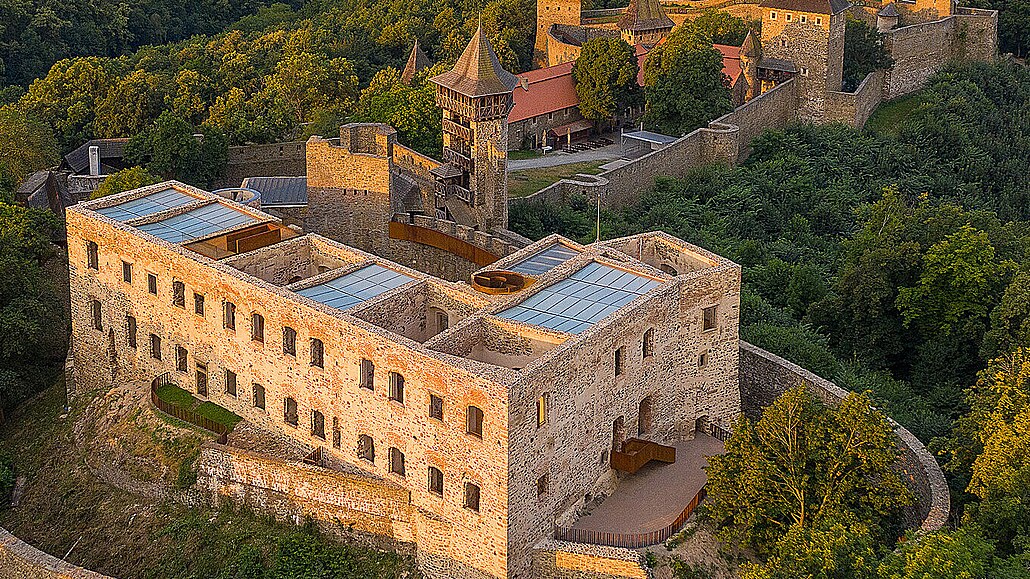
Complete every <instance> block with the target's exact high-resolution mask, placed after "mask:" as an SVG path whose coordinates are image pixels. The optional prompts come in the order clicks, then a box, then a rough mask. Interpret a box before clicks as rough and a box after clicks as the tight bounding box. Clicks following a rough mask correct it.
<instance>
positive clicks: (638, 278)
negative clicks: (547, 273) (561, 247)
mask: <svg viewBox="0 0 1030 579" xmlns="http://www.w3.org/2000/svg"><path fill="white" fill-rule="evenodd" d="M659 284H660V282H658V281H656V280H653V279H650V278H648V277H645V276H642V275H639V274H635V273H633V272H629V271H623V270H621V269H617V268H614V267H610V266H607V265H603V264H600V263H597V262H591V263H589V264H587V265H586V266H584V267H583V268H582V269H580V270H579V271H577V272H576V273H574V274H572V275H571V276H569V277H568V278H566V279H564V280H562V281H559V282H558V283H555V284H553V285H551V286H548V287H546V288H544V289H542V290H540V291H539V292H537V293H536V294H533V295H532V296H530V297H529V298H528V299H526V300H525V301H523V302H522V303H521V304H519V305H516V306H513V307H510V308H508V309H506V310H504V311H503V312H500V313H499V314H497V315H498V316H499V317H502V318H507V319H510V320H517V321H521V322H525V323H527V324H533V325H537V326H543V327H545V328H551V329H553V330H558V331H561V332H568V333H570V334H579V333H581V332H583V331H584V330H586V329H587V328H589V327H590V326H592V325H593V324H595V323H597V322H599V321H601V320H603V319H604V318H606V317H608V316H610V315H611V314H613V313H614V312H616V311H617V310H618V309H619V308H621V307H622V306H624V305H626V304H628V303H630V302H631V301H633V300H634V299H636V298H637V297H638V296H640V295H643V294H645V293H647V292H648V291H649V290H651V289H652V288H654V287H657V286H658V285H659Z"/></svg>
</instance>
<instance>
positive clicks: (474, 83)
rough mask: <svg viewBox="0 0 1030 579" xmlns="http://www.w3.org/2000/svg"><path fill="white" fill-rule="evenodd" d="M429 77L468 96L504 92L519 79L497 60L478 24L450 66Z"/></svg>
mask: <svg viewBox="0 0 1030 579" xmlns="http://www.w3.org/2000/svg"><path fill="white" fill-rule="evenodd" d="M429 80H431V81H433V82H435V83H436V84H438V85H440V86H443V87H446V88H449V89H451V90H453V91H455V92H458V93H461V94H463V95H465V96H468V97H481V96H489V95H495V94H504V93H507V92H511V91H513V90H514V89H515V87H516V86H518V84H519V79H518V78H516V77H515V75H514V74H512V73H510V72H508V71H506V70H504V67H502V66H501V62H500V61H499V60H497V54H496V53H495V52H494V49H493V47H492V46H490V41H489V40H487V39H486V34H484V33H483V25H482V24H480V25H479V28H477V29H476V33H475V34H474V35H473V36H472V40H470V41H469V44H468V46H466V47H465V52H462V53H461V58H459V59H458V62H456V63H455V64H454V68H453V69H451V70H449V71H447V72H445V73H443V74H440V75H437V76H434V77H433V78H431V79H429Z"/></svg>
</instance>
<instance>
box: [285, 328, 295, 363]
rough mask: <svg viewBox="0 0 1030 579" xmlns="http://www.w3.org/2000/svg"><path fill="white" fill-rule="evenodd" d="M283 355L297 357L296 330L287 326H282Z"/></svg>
mask: <svg viewBox="0 0 1030 579" xmlns="http://www.w3.org/2000/svg"><path fill="white" fill-rule="evenodd" d="M283 354H286V355H287V356H296V355H297V330H294V329H293V328H291V327H289V326H283Z"/></svg>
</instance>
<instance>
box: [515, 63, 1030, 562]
mask: <svg viewBox="0 0 1030 579" xmlns="http://www.w3.org/2000/svg"><path fill="white" fill-rule="evenodd" d="M884 108H885V110H883V111H881V116H880V117H879V118H878V117H875V116H874V118H873V119H872V120H871V121H870V125H869V127H867V129H865V130H862V131H858V130H854V129H851V128H847V127H844V126H833V125H831V126H821V127H814V126H794V127H791V128H789V129H786V130H782V131H770V132H767V133H765V134H764V135H762V136H761V137H759V138H758V139H757V140H756V141H755V142H753V149H754V150H753V153H752V154H751V157H750V158H749V159H748V160H747V162H746V163H745V164H743V165H742V166H739V167H735V168H728V167H725V166H710V167H705V168H703V169H700V170H697V171H695V172H693V173H692V174H691V175H689V176H687V177H685V178H682V179H676V178H658V179H657V180H656V182H655V183H654V185H653V187H651V188H649V189H648V190H647V191H646V192H645V193H644V194H643V195H641V197H640V199H639V202H637V203H635V204H633V205H630V206H626V207H619V208H608V209H607V210H605V211H604V212H602V225H601V237H602V238H611V237H616V236H620V235H628V234H632V233H638V232H641V231H649V230H663V231H667V232H668V233H670V234H672V235H675V236H677V237H680V238H682V239H684V240H687V241H690V242H692V243H696V244H698V245H701V246H703V247H706V248H708V249H711V250H712V251H715V252H716V253H719V254H721V255H725V256H728V257H730V258H731V259H733V260H735V261H736V262H737V263H739V264H741V265H742V267H743V270H744V282H743V287H744V289H743V294H742V298H741V302H742V303H741V330H740V331H741V338H742V339H744V340H747V341H750V342H752V343H754V344H755V345H757V346H759V347H762V348H765V349H767V350H770V351H772V352H773V353H776V354H779V355H781V356H783V357H785V358H787V359H789V360H791V361H793V362H796V363H798V364H800V365H801V366H803V367H805V368H808V369H810V370H812V371H814V372H815V373H817V374H819V375H821V376H824V377H826V378H829V379H832V380H835V381H836V382H837V383H838V384H839V385H841V386H843V387H845V388H847V389H849V390H852V391H855V392H869V395H870V396H871V403H873V404H875V405H876V406H877V407H880V408H883V409H884V410H886V412H887V413H888V414H889V415H890V416H891V417H892V418H894V419H896V420H898V421H899V422H900V423H902V424H903V425H905V426H907V427H908V428H909V429H911V430H912V431H913V433H915V434H916V435H917V436H918V437H919V438H920V439H922V440H924V441H933V442H932V443H931V448H932V449H933V450H934V451H936V452H937V454H938V459H939V460H940V461H941V462H942V464H944V465H945V467H946V470H947V474H948V476H949V482H950V484H951V486H952V492H953V503H954V504H955V506H956V513H955V514H954V517H953V518H954V521H955V522H958V523H961V526H960V527H959V530H957V531H951V532H950V533H945V534H944V535H945V536H942V537H941V538H940V539H939V540H937V542H929V543H928V542H923V543H921V544H920V545H922V546H921V547H919V548H920V549H937V551H934V552H932V553H929V552H928V553H922V554H913V553H909V554H908V555H911V556H913V557H917V558H918V557H931V558H932V557H945V558H946V557H952V556H958V555H956V553H955V551H954V550H956V549H963V550H964V551H963V553H966V554H967V555H969V556H970V557H973V556H974V555H975V556H976V557H979V559H978V560H979V561H980V563H978V564H982V565H983V568H984V569H986V570H988V571H986V572H985V574H971V575H968V576H969V577H983V576H990V577H1008V576H1012V577H1021V576H1026V574H1027V573H1028V572H1027V571H1026V568H1025V564H1026V562H1027V545H1028V543H1027V541H1028V539H1030V526H1028V524H1027V523H1026V521H1027V520H1030V517H1028V515H1030V511H1028V510H1027V507H1026V502H1025V501H1024V500H1023V498H1024V497H1025V496H1026V494H1025V493H1026V492H1027V488H1030V487H1028V486H1027V482H1028V481H1030V478H1027V477H1028V476H1030V462H1028V458H1030V455H1028V450H1030V448H1028V447H1027V442H1026V440H1025V439H1022V441H1021V442H1019V443H1018V444H1017V443H1012V441H1013V440H1021V439H1020V438H1019V437H1020V436H1023V437H1025V436H1026V433H1027V430H1022V429H1024V428H1027V427H1028V426H1030V423H1028V420H1030V418H1028V417H1030V403H1028V401H1030V386H1028V384H1030V382H1026V381H1025V376H1026V374H1027V372H1030V369H1028V368H1030V366H1028V362H1030V353H1028V352H1027V351H1026V350H1022V349H1021V347H1023V348H1025V347H1026V346H1028V345H1030V272H1028V270H1027V264H1028V263H1030V260H1028V257H1030V256H1028V252H1030V176H1028V173H1027V171H1026V167H1028V166H1030V71H1028V69H1027V68H1025V67H1023V66H1021V65H1017V64H1014V63H996V64H978V65H970V66H965V67H961V68H952V69H949V70H946V71H944V72H942V73H939V74H938V75H936V76H935V77H934V78H933V79H932V81H931V83H930V84H929V86H928V88H927V89H926V90H925V91H923V92H921V93H917V94H916V95H913V96H910V97H908V98H906V99H905V100H904V101H902V102H895V103H889V104H887V105H886V106H885V107H884ZM899 111H901V112H899ZM594 220H595V215H594V210H593V208H592V207H591V206H589V205H588V203H587V201H586V200H585V199H582V198H579V199H574V200H572V202H571V203H570V204H568V205H563V206H555V205H549V204H545V203H539V202H526V201H523V202H518V203H516V204H515V205H514V206H513V207H512V211H511V228H512V229H513V230H515V231H518V232H520V233H522V234H524V235H526V236H528V237H530V238H534V239H536V238H540V237H542V236H544V235H546V234H549V233H550V232H552V231H557V232H559V233H563V234H565V235H567V236H570V237H572V238H577V239H580V240H582V241H592V240H593V238H594V235H595V225H594ZM807 404H808V402H806V401H804V400H798V401H797V407H798V408H802V409H803V408H805V407H806V405H807ZM856 404H859V405H860V403H857V402H856ZM792 411H793V410H792ZM798 411H799V412H800V411H801V410H798ZM783 412H787V409H783ZM806 412H807V411H806ZM813 412H814V411H813ZM767 414H768V411H767ZM763 420H765V417H763ZM827 420H829V418H827ZM760 427H761V421H759V424H757V425H754V426H753V428H755V429H756V431H759V430H760ZM748 428H749V429H750V428H752V427H750V426H749V427H748ZM872 430H873V431H875V428H873V429H872ZM756 436H757V435H756ZM994 437H1005V438H1004V440H1006V441H1008V442H1009V443H1010V444H1006V445H1001V444H999V443H998V442H996V441H995V440H994ZM999 440H1000V439H999ZM731 446H732V443H731ZM744 450H747V448H746V445H745V447H742V452H743V451H744ZM750 450H751V451H754V449H753V448H752V449H750ZM731 466H732V465H723V467H722V468H723V469H728V470H724V472H726V473H732V472H733V469H732V468H731ZM721 472H723V471H721ZM711 477H712V474H710V481H711V480H712V478H711ZM724 478H726V479H728V480H729V479H732V478H733V477H731V476H728V475H726V476H725V477H724ZM727 484H728V483H727ZM863 496H865V495H863ZM870 496H872V495H870ZM870 500H872V498H870ZM715 510H716V511H717V514H719V513H721V514H722V515H725V516H730V515H732V513H733V510H732V509H730V508H729V507H726V508H725V509H723V510H722V511H719V509H717V508H716V509H715ZM839 513H840V512H839V511H838V514H839ZM882 514H883V513H881V515H882ZM848 516H849V517H855V516H857V517H858V519H857V521H856V522H857V523H859V524H864V525H871V526H872V527H873V528H883V526H884V525H885V524H886V523H887V520H886V519H883V518H882V516H880V515H878V516H876V517H873V516H871V515H868V514H867V515H865V518H862V516H858V515H855V514H854V513H850V514H849V515H848ZM738 519H739V513H738ZM830 520H834V519H833V518H831V519H830ZM836 520H837V521H838V522H839V520H840V519H836ZM848 520H850V519H848ZM813 524H814V523H813ZM842 528H843V527H841V528H838V529H837V534H838V535H839V534H840V531H841V529H842ZM817 531H819V532H822V533H823V535H821V538H822V539H823V540H825V539H826V538H827V537H828V536H830V535H833V531H832V530H831V529H826V528H823V529H811V528H808V527H806V530H805V532H804V533H802V534H801V535H800V536H796V535H791V534H788V535H786V536H784V535H782V533H781V534H777V533H773V534H772V535H768V536H766V541H765V542H764V548H765V549H767V550H766V552H765V556H766V559H765V567H763V568H760V569H756V570H755V571H754V574H753V575H752V576H753V577H756V578H757V577H790V576H799V575H797V573H799V572H801V571H799V567H791V566H790V565H789V563H790V562H794V563H796V562H798V561H809V562H811V559H812V557H813V556H814V557H815V559H816V560H817V561H816V563H813V564H814V565H815V566H816V568H821V569H822V571H820V572H819V573H815V575H816V576H820V573H822V575H826V573H827V569H828V568H829V567H819V566H820V565H827V566H829V565H831V564H832V565H840V564H843V563H842V561H843V560H844V559H848V556H847V555H846V554H848V553H857V552H859V551H861V549H862V548H869V549H872V547H870V545H875V544H877V543H876V542H875V541H871V542H870V543H868V544H865V545H857V544H851V545H846V546H845V545H831V544H823V543H820V542H819V540H820V535H818V533H817ZM749 532H757V531H754V530H752V531H749ZM748 536H751V535H748ZM849 536H853V535H849ZM737 538H738V539H739V538H740V537H739V536H737ZM777 541H778V542H777ZM883 541H885V542H881V543H880V546H881V548H882V547H883V546H884V545H888V546H889V545H891V544H893V541H888V540H886V539H884V540H883ZM774 544H775V545H776V547H773V545H774ZM934 545H936V547H935V546H934ZM778 549H779V550H778ZM913 549H915V547H913ZM872 552H875V549H873V551H872ZM828 553H836V555H837V556H842V557H843V559H841V560H837V561H836V562H833V561H830V555H828ZM815 555H818V556H815ZM879 556H883V552H882V551H880V552H879V555H876V557H879ZM876 557H873V559H874V560H875V559H876ZM856 560H857V559H851V560H850V561H851V562H850V563H848V564H849V565H850V564H855V565H857V563H856V562H855V561H856ZM1019 562H1022V563H1019ZM867 563H868V562H867ZM895 563H897V564H898V565H900V567H898V568H899V569H900V570H899V571H898V572H897V573H894V572H893V571H891V569H894V567H892V566H891V565H892V564H891V563H890V562H889V561H884V562H883V563H882V565H881V566H880V570H879V572H880V573H881V575H879V576H887V577H942V578H943V577H950V576H957V575H949V574H947V573H944V574H927V575H921V574H906V573H908V572H907V571H904V569H905V565H904V564H903V563H904V562H903V561H902V562H897V561H896V562H895ZM866 567H869V566H868V565H866ZM791 569H793V571H792V570H791ZM807 569H808V571H806V572H802V573H801V575H805V573H809V572H811V567H807ZM870 569H871V570H870ZM938 569H941V568H940V567H938ZM851 571H852V572H853V573H852V574H832V573H831V574H829V576H840V577H872V576H877V575H876V574H875V573H876V572H877V566H876V565H875V564H873V565H872V566H871V567H869V568H868V569H865V571H862V570H860V569H858V568H857V567H856V568H852V569H851ZM1010 572H1011V573H1013V574H1011V575H1010V574H1009V573H1010ZM870 573H872V574H870ZM883 573H887V574H886V575H883ZM892 573H893V574H892Z"/></svg>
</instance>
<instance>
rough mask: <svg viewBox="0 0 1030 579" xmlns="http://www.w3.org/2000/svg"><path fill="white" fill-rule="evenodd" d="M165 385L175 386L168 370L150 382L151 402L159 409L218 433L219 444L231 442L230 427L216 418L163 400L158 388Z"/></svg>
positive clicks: (173, 416)
mask: <svg viewBox="0 0 1030 579" xmlns="http://www.w3.org/2000/svg"><path fill="white" fill-rule="evenodd" d="M163 385H172V386H175V383H174V382H172V380H171V377H170V376H169V374H168V372H165V373H164V374H161V375H160V376H158V377H157V378H154V380H153V381H152V382H151V383H150V402H151V404H153V405H154V406H155V407H156V408H157V409H158V410H160V411H161V412H164V413H165V414H167V415H169V416H171V417H172V418H177V419H179V420H182V421H183V422H188V423H190V424H192V425H194V426H199V427H200V428H203V429H204V430H207V431H209V432H211V433H213V434H215V435H217V436H218V444H226V443H228V442H229V429H228V428H226V426H225V425H224V424H221V423H219V422H215V421H214V420H211V419H210V418H208V417H206V416H201V415H199V414H197V413H196V412H193V411H192V410H189V409H187V408H181V407H179V406H176V405H174V404H171V403H169V402H165V401H164V400H161V398H160V397H158V395H157V389H158V387H160V386H163Z"/></svg>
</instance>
